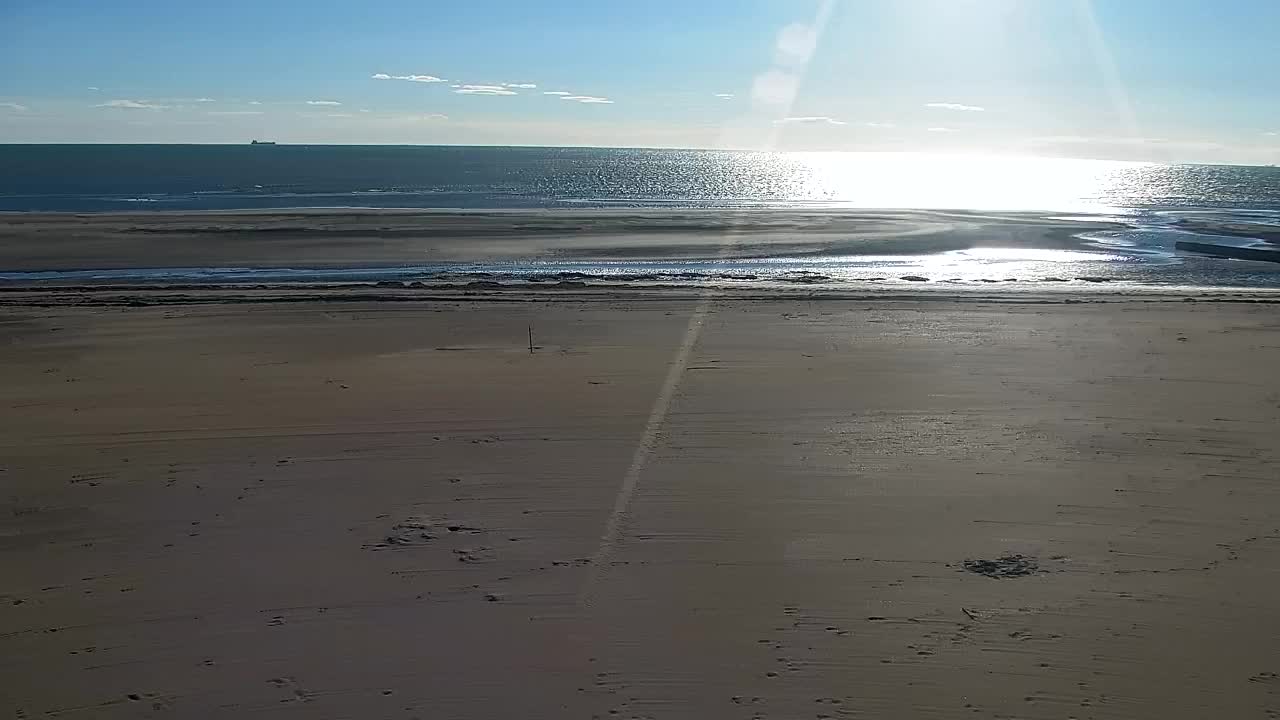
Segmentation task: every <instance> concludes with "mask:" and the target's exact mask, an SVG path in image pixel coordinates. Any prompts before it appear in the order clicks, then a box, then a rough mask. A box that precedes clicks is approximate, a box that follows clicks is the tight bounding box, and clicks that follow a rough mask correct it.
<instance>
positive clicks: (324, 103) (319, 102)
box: [307, 100, 342, 107]
mask: <svg viewBox="0 0 1280 720" xmlns="http://www.w3.org/2000/svg"><path fill="white" fill-rule="evenodd" d="M307 104H308V105H322V106H325V107H334V106H337V105H341V104H342V103H340V102H338V101H337V100H308V101H307Z"/></svg>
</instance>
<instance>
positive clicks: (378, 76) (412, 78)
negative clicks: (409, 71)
mask: <svg viewBox="0 0 1280 720" xmlns="http://www.w3.org/2000/svg"><path fill="white" fill-rule="evenodd" d="M371 77H372V78H373V79H374V80H407V81H409V82H420V83H442V82H449V81H448V80H445V79H444V78H438V77H436V76H435V75H388V74H386V73H374V74H373V75H372V76H371Z"/></svg>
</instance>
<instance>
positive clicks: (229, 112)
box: [205, 110, 263, 115]
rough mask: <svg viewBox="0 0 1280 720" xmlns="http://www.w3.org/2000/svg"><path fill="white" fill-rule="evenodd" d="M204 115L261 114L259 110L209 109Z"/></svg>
mask: <svg viewBox="0 0 1280 720" xmlns="http://www.w3.org/2000/svg"><path fill="white" fill-rule="evenodd" d="M205 114H206V115H262V114H263V112H262V111H261V110H210V111H209V112H207V113H205Z"/></svg>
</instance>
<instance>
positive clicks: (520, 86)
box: [502, 83, 538, 90]
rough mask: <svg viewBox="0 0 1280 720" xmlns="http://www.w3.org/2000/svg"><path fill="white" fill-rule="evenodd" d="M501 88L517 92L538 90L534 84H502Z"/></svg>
mask: <svg viewBox="0 0 1280 720" xmlns="http://www.w3.org/2000/svg"><path fill="white" fill-rule="evenodd" d="M502 86H503V87H509V88H516V89H519V90H536V89H537V88H538V86H537V85H535V84H534V83H502Z"/></svg>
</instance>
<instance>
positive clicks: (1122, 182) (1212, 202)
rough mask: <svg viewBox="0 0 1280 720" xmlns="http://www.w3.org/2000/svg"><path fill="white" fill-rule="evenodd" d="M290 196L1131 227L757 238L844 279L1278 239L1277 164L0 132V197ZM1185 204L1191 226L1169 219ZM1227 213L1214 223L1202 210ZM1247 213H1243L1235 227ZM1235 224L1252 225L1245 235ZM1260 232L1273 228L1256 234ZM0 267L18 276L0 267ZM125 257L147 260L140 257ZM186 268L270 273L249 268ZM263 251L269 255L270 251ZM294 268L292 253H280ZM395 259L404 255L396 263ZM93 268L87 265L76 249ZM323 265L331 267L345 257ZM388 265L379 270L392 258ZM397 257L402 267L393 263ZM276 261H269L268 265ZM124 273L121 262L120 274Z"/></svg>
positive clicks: (1148, 262) (615, 272)
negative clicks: (792, 249)
mask: <svg viewBox="0 0 1280 720" xmlns="http://www.w3.org/2000/svg"><path fill="white" fill-rule="evenodd" d="M292 208H416V209H461V210H481V209H504V210H522V209H524V210H534V209H537V210H554V209H578V210H583V209H589V208H607V209H671V210H676V209H706V210H715V209H725V210H744V209H750V210H764V211H767V210H770V209H788V210H795V209H804V210H814V211H822V210H850V209H863V210H872V209H875V210H889V209H920V210H963V211H969V212H991V213H1000V212H1017V213H1039V214H1043V215H1044V216H1045V217H1051V218H1057V219H1062V220H1064V221H1070V220H1072V219H1082V220H1084V219H1110V220H1115V221H1118V222H1122V223H1124V224H1125V225H1126V226H1128V227H1129V228H1130V229H1128V230H1120V231H1115V232H1107V233H1097V234H1095V235H1094V236H1091V237H1087V238H1084V240H1085V241H1086V242H1084V243H1083V244H1082V245H1081V247H1078V248H1074V249H1071V250H1063V249H1061V248H1059V247H1044V248H1021V249H1018V250H1008V251H1001V249H1000V248H994V249H993V248H974V249H972V250H956V249H954V248H950V249H946V250H940V251H939V252H938V253H935V254H932V255H930V254H928V253H924V254H923V255H922V254H921V253H920V252H919V250H918V249H916V250H913V252H912V253H910V254H894V253H893V252H892V249H889V250H888V251H881V252H880V253H879V254H877V255H868V256H856V255H855V256H850V255H847V254H846V255H841V256H840V257H829V258H823V257H817V258H815V257H795V258H787V257H770V258H768V259H767V263H768V268H770V269H773V270H775V271H777V270H778V269H779V268H782V270H781V272H792V273H795V272H801V273H807V274H810V275H813V276H815V277H821V278H828V279H832V281H833V282H838V281H841V280H857V279H859V278H869V277H872V276H875V277H884V278H889V279H893V278H897V277H899V276H905V275H920V274H924V273H925V272H926V271H928V276H929V277H930V279H946V278H950V279H964V280H971V281H975V282H976V281H979V280H983V281H991V280H1006V279H1010V278H1012V277H1022V276H1030V277H1037V278H1044V277H1058V276H1061V277H1090V278H1098V277H1105V278H1110V279H1114V280H1118V281H1122V282H1125V283H1128V284H1131V285H1140V286H1141V285H1146V286H1163V287H1182V286H1196V287H1247V288H1277V289H1280V264H1276V263H1267V262H1255V261H1246V260H1228V259H1224V258H1213V257H1205V256H1202V255H1196V254H1193V253H1186V252H1182V251H1180V250H1178V249H1177V248H1175V243H1176V242H1177V241H1179V240H1183V239H1188V238H1191V239H1195V240H1197V241H1204V242H1217V243H1223V244H1229V245H1233V246H1249V247H1258V248H1264V249H1277V250H1280V246H1277V245H1275V244H1274V243H1267V242H1265V241H1264V239H1263V238H1264V237H1266V233H1267V232H1280V168H1276V167H1250V166H1232V165H1169V164H1153V163H1139V162H1118V161H1105V160H1074V159H1060V158H1025V157H980V156H938V155H922V154H911V153H821V152H811V153H803V152H800V153H783V152H745V151H716V150H662V149H620V148H543V147H455V146H334V145H287V144H281V145H249V144H245V145H0V212H71V213H106V212H139V211H146V212H176V211H184V212H186V211H203V210H281V209H292ZM1188 220H1194V221H1197V222H1198V223H1199V224H1200V225H1201V228H1200V229H1199V230H1197V231H1196V232H1190V231H1188V230H1186V229H1185V225H1186V221H1188ZM1206 224H1208V225H1213V224H1218V225H1222V226H1232V227H1235V229H1236V231H1235V232H1232V233H1226V234H1223V235H1222V236H1218V235H1215V234H1214V233H1212V232H1208V233H1206V232H1205V230H1204V229H1203V226H1204V225H1206ZM1242 227H1244V228H1246V232H1243V233H1242V232H1240V228H1242ZM1247 228H1257V229H1259V230H1260V231H1261V232H1260V233H1259V234H1258V236H1257V237H1249V233H1248V232H1247ZM1272 238H1273V239H1274V236H1272ZM531 260H532V262H526V263H522V264H519V265H518V266H496V267H479V266H474V265H473V266H468V267H466V268H460V267H426V266H423V267H415V268H409V269H405V268H400V269H394V268H393V269H386V268H382V269H367V268H351V269H350V271H351V272H350V273H348V274H349V275H356V276H359V277H362V278H363V277H376V276H379V275H380V274H381V275H387V276H388V277H401V276H417V275H423V274H432V273H435V274H440V273H449V272H460V271H464V270H465V271H468V272H472V273H474V274H495V273H496V274H497V275H499V276H501V275H504V274H505V275H509V276H511V277H514V278H517V279H518V278H520V277H522V276H524V275H528V274H531V273H538V274H541V275H546V274H548V273H551V274H554V272H561V273H564V274H566V276H568V275H570V274H572V275H573V276H575V277H576V276H583V277H588V278H589V277H593V276H597V275H598V276H605V275H608V276H610V277H615V278H616V277H623V276H626V275H635V276H642V277H654V276H662V277H667V278H671V277H676V278H677V279H679V277H680V276H681V275H683V276H684V279H686V280H689V281H694V280H696V279H697V278H704V279H705V278H714V277H717V276H719V277H733V276H735V275H736V276H742V277H745V276H747V275H754V276H756V277H760V276H761V275H760V273H759V271H760V269H761V268H760V264H761V263H760V261H759V260H756V261H753V260H743V259H717V258H710V257H709V258H703V259H692V260H686V261H681V262H680V263H674V264H673V263H672V262H670V261H663V262H660V263H658V262H654V263H646V262H644V261H624V262H618V261H602V262H600V263H589V262H588V263H583V262H580V261H575V262H573V263H564V264H557V263H556V261H555V259H554V258H547V259H545V261H544V260H542V259H538V258H532V259H531ZM5 270H6V269H5V268H0V280H14V279H15V278H16V279H21V278H20V277H18V276H21V275H23V274H22V273H12V272H5ZM137 270H138V271H139V272H140V273H142V272H148V271H153V274H154V273H160V275H161V276H163V274H164V269H162V268H160V269H157V268H138V269H137ZM185 270H186V271H188V276H200V275H201V274H202V273H203V274H205V275H211V276H215V277H222V278H223V279H226V278H227V277H232V278H240V277H241V276H243V277H244V278H245V279H249V280H262V279H270V272H268V271H263V270H258V269H254V268H188V269H185ZM278 270H279V269H277V271H278ZM289 270H290V271H292V272H293V276H292V279H293V280H297V279H299V278H304V277H306V276H308V269H307V268H306V267H305V266H299V267H297V268H291V269H289ZM406 270H411V271H412V272H408V273H406V272H405V271H406ZM83 271H85V272H92V271H93V268H84V269H83ZM326 272H328V273H331V274H332V273H334V272H338V273H339V275H340V274H341V269H338V270H337V271H335V269H334V268H327V269H326ZM388 273H389V274H388ZM397 273H398V274H397ZM277 274H279V273H278V272H277ZM124 279H127V278H124Z"/></svg>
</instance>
